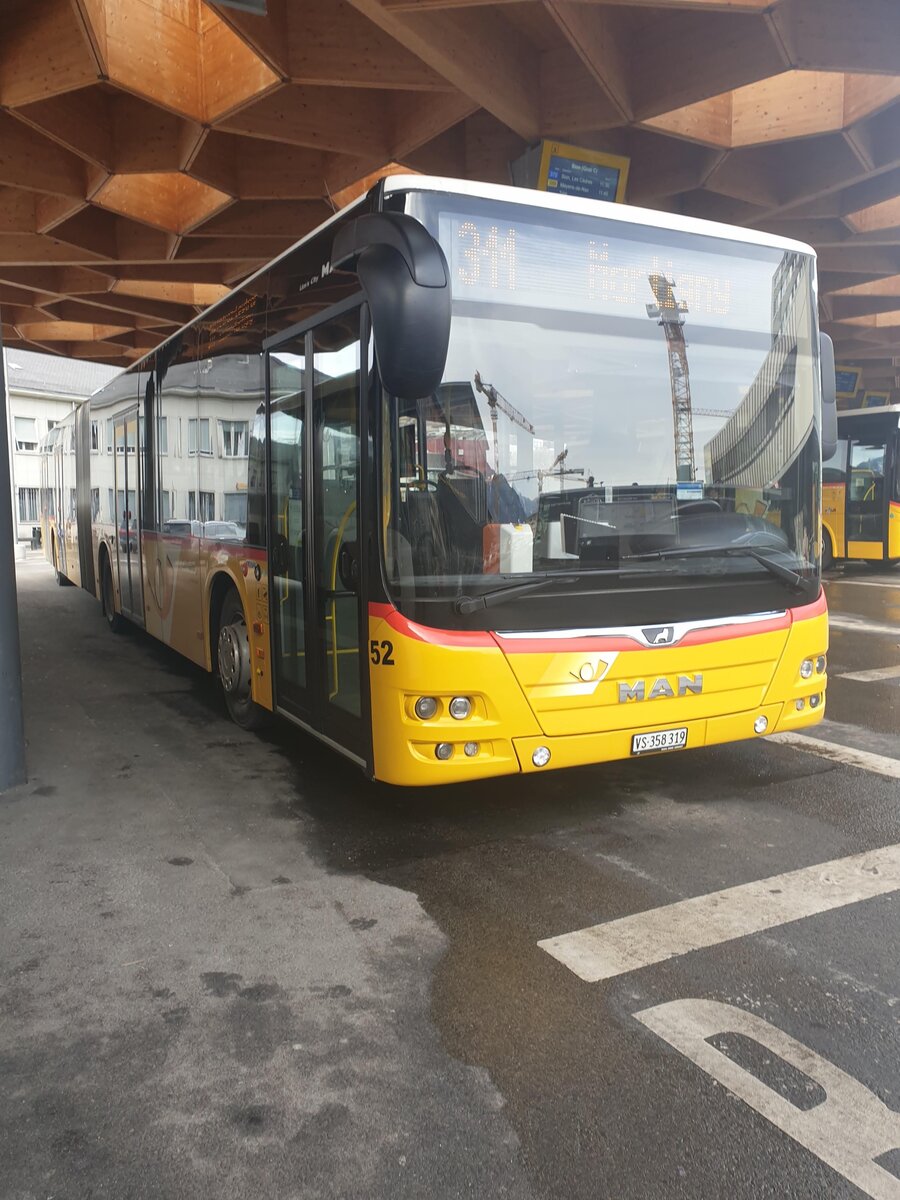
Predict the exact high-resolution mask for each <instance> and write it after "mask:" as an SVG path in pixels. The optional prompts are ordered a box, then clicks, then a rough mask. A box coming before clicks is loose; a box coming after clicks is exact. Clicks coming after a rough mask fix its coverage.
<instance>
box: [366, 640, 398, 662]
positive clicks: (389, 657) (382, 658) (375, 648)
mask: <svg viewBox="0 0 900 1200" xmlns="http://www.w3.org/2000/svg"><path fill="white" fill-rule="evenodd" d="M369 657H370V658H371V659H372V662H373V663H374V664H375V666H376V667H377V666H382V667H392V666H393V665H394V643H393V642H379V641H372V642H369Z"/></svg>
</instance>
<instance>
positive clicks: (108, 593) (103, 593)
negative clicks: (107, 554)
mask: <svg viewBox="0 0 900 1200" xmlns="http://www.w3.org/2000/svg"><path fill="white" fill-rule="evenodd" d="M100 597H101V603H102V606H103V615H104V617H106V623H107V625H108V626H109V628H110V631H111V632H112V633H124V632H125V618H124V617H123V616H121V615H120V614H119V613H117V612H116V593H115V589H114V588H113V578H112V571H111V570H110V566H109V559H108V558H104V560H103V568H102V572H101V576H100Z"/></svg>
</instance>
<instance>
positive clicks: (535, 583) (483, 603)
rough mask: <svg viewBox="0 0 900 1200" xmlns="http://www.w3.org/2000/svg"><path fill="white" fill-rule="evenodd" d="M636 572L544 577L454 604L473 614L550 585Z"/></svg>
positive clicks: (619, 570) (617, 570)
mask: <svg viewBox="0 0 900 1200" xmlns="http://www.w3.org/2000/svg"><path fill="white" fill-rule="evenodd" d="M637 573H638V572H635V571H629V570H628V568H627V567H612V568H610V569H608V570H602V569H601V570H596V571H579V572H578V574H577V575H572V574H567V575H556V574H552V573H551V574H549V575H545V576H544V577H543V578H542V579H528V580H526V581H525V582H524V583H511V584H508V585H507V586H506V587H495V588H490V589H489V590H488V591H486V592H482V593H481V594H480V595H478V596H459V597H458V598H457V600H456V602H455V604H454V607H455V609H456V611H457V612H458V613H473V612H477V611H478V610H479V609H480V608H491V607H492V606H493V605H494V604H499V603H500V601H501V600H505V599H506V597H507V596H521V595H522V594H523V593H525V592H536V591H538V589H539V588H543V587H546V586H547V585H548V584H550V583H567V584H568V583H578V582H579V581H580V580H582V579H586V578H588V577H594V576H597V575H630V574H637Z"/></svg>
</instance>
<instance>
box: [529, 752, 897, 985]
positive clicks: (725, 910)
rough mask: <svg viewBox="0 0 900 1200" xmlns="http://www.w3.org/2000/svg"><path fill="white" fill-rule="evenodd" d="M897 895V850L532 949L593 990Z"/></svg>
mask: <svg viewBox="0 0 900 1200" xmlns="http://www.w3.org/2000/svg"><path fill="white" fill-rule="evenodd" d="M897 766H898V769H900V762H898V764H897ZM898 889H900V844H898V845H892V846H884V847H882V848H881V849H879V850H867V851H865V852H864V853H863V854H852V855H850V856H849V857H847V858H836V859H832V860H831V861H830V862H824V863H816V864H815V865H814V866H811V867H801V868H800V869H799V870H796V871H787V872H786V873H785V874H782V875H772V876H770V877H769V878H768V879H758V880H754V881H753V882H752V883H743V884H739V885H738V886H737V887H731V888H725V889H724V890H722V891H719V892H710V893H708V894H707V895H704V896H694V897H692V898H691V899H689V900H679V901H676V902H675V903H674V904H666V905H663V906H662V907H660V908H651V909H648V910H646V911H644V912H640V913H635V914H634V915H633V916H630V917H620V918H619V919H618V920H615V921H607V922H605V923H604V924H601V925H591V926H589V927H588V928H587V929H577V930H575V931H574V932H573V933H564V934H561V935H559V936H557V937H550V938H544V939H543V940H542V941H540V942H538V946H540V948H541V949H542V950H545V951H546V952H547V953H548V954H549V955H551V956H552V957H553V958H555V959H557V960H558V961H559V962H561V963H562V964H563V966H566V967H568V968H569V970H570V971H572V972H574V974H576V975H577V976H578V978H579V979H583V980H584V981H585V982H586V983H598V982H599V981H600V980H601V979H613V978H614V977H615V976H617V975H624V974H627V973H628V972H629V971H637V970H639V969H640V968H641V967H648V966H651V965H652V964H653V963H660V962H665V961H666V960H668V959H671V958H678V957H680V956H681V955H683V954H689V953H690V952H691V951H692V950H703V949H705V948H707V947H710V946H717V945H720V944H721V943H722V942H730V941H734V940H735V939H736V938H741V937H746V936H747V935H748V934H752V933H760V932H762V931H763V930H764V929H773V928H774V927H776V926H778V925H786V924H789V923H790V922H792V921H799V920H801V919H802V918H804V917H813V916H816V915H817V914H819V913H823V912H829V911H830V910H832V909H835V908H842V907H844V906H845V905H847V904H856V903H857V902H858V901H860V900H868V899H871V898H872V897H874V896H883V895H885V894H886V893H888V892H895V891H897V890H898Z"/></svg>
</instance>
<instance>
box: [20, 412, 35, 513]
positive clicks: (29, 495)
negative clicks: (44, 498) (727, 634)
mask: <svg viewBox="0 0 900 1200" xmlns="http://www.w3.org/2000/svg"><path fill="white" fill-rule="evenodd" d="M18 419H19V418H18V417H17V418H16V420H18ZM38 492H39V489H38V488H19V520H20V521H21V522H22V523H23V524H25V523H26V522H27V521H36V520H37V519H38V512H39V509H38V498H39V497H38Z"/></svg>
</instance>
